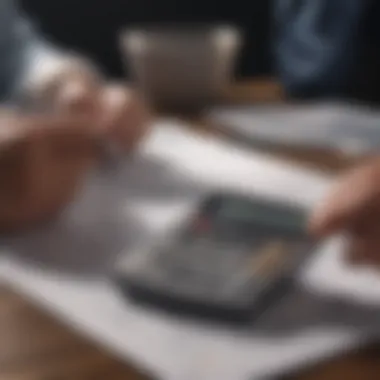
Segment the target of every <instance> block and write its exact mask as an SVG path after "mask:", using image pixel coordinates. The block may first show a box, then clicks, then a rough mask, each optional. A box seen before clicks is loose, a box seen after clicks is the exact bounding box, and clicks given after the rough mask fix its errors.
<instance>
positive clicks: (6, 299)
mask: <svg viewBox="0 0 380 380" xmlns="http://www.w3.org/2000/svg"><path fill="white" fill-rule="evenodd" d="M227 95H228V99H229V101H231V102H239V103H241V102H252V101H255V102H258V101H265V102H268V101H269V102H278V101H282V100H283V94H282V91H281V88H280V87H279V86H278V85H276V83H273V82H270V81H269V82H268V81H265V80H263V81H255V82H253V83H247V82H246V83H244V84H239V85H236V86H235V87H234V88H233V90H232V91H230V92H229V94H227ZM200 125H201V126H202V123H198V125H197V126H198V127H199V126H200ZM276 154H279V155H282V156H284V157H287V158H288V159H292V160H295V161H297V162H298V163H302V164H304V165H309V166H316V167H323V168H325V169H329V170H333V171H337V170H340V169H342V168H345V167H347V166H349V165H351V164H352V162H351V161H350V159H349V158H347V157H343V156H341V155H339V154H336V153H334V152H307V151H305V152H302V151H298V152H295V151H288V150H279V151H278V152H276ZM379 318H380V317H379ZM173 360H175V358H173ZM149 378H151V377H149V376H146V375H145V374H142V373H140V372H138V371H137V370H136V369H135V368H134V367H133V366H131V365H128V364H125V363H121V362H119V361H118V360H116V359H115V358H113V357H112V356H111V355H110V354H109V353H107V352H106V351H105V350H103V349H101V348H99V347H97V346H96V345H94V344H92V343H91V342H89V341H86V340H85V339H83V338H81V337H79V336H78V335H77V334H75V333H74V332H73V331H71V330H70V329H68V328H67V327H66V326H64V325H63V324H61V323H59V322H58V321H56V320H55V319H54V318H52V317H50V316H49V315H47V314H46V313H45V312H42V311H40V310H38V309H37V308H35V307H34V306H32V305H30V304H29V303H28V302H26V301H25V300H24V299H23V298H22V297H21V296H20V295H18V294H15V293H14V292H13V291H12V290H10V289H8V288H7V287H4V286H0V380H103V379H104V380H106V379H107V380H118V379H120V380H121V379H125V380H148V379H149ZM343 379H344V380H378V379H380V344H374V345H373V346H371V347H369V348H368V349H365V350H362V351H360V352H358V353H354V354H351V355H347V356H344V357H341V358H338V359H336V360H332V361H330V362H329V363H327V364H325V365H318V366H317V367H315V368H311V369H309V370H307V371H304V372H303V373H302V374H297V375H293V376H290V377H289V376H288V377H286V378H284V379H283V380H343ZM231 380H233V379H231Z"/></svg>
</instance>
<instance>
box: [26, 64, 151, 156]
mask: <svg viewBox="0 0 380 380" xmlns="http://www.w3.org/2000/svg"><path fill="white" fill-rule="evenodd" d="M30 91H31V92H32V93H33V97H34V102H35V103H36V104H39V105H40V106H41V108H47V109H48V110H50V111H52V112H54V113H57V114H64V115H65V114H75V115H85V116H86V117H90V119H91V124H92V125H93V127H94V128H96V129H99V130H102V131H103V133H104V139H105V143H106V142H107V140H108V142H109V143H112V144H114V145H117V146H118V148H119V150H121V151H124V152H125V153H130V152H133V151H134V150H135V149H136V148H137V147H138V144H139V142H140V141H141V140H142V137H143V136H144V135H145V133H146V132H147V130H148V128H149V124H150V113H149V111H148V107H147V106H146V104H145V103H144V101H143V100H142V99H141V98H140V97H139V96H138V94H137V92H135V91H132V90H131V89H129V88H128V87H127V86H124V85H123V84H121V83H115V84H111V83H106V82H105V81H104V80H103V78H102V76H101V75H100V74H99V73H98V72H97V71H96V70H95V68H94V67H93V66H92V65H91V64H90V63H89V62H86V61H84V60H79V59H74V58H71V59H70V58H68V59H67V61H63V62H61V64H60V65H59V66H57V67H56V70H52V71H51V72H50V73H49V74H46V75H44V76H43V77H41V78H40V80H38V81H36V82H34V84H33V88H31V89H30ZM90 119H89V120H90Z"/></svg>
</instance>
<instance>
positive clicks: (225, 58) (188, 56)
mask: <svg viewBox="0 0 380 380" xmlns="http://www.w3.org/2000/svg"><path fill="white" fill-rule="evenodd" d="M240 44H241V36H240V33H239V32H238V30H236V29H235V28H233V27H230V26H218V27H202V26H192V27H187V26H181V27H154V28H150V29H149V28H146V29H135V30H126V31H124V32H122V34H121V48H122V52H123V56H124V58H125V60H126V65H128V67H129V71H130V73H131V74H132V77H133V79H134V81H135V83H136V84H137V85H138V87H139V89H140V90H141V91H142V93H143V94H144V95H145V96H146V98H147V99H148V100H149V101H150V102H151V103H152V104H153V105H155V106H156V107H159V108H170V109H181V110H183V109H198V108H200V107H204V106H206V105H209V104H210V103H213V102H215V101H217V100H218V99H219V98H220V97H221V95H222V94H223V91H224V90H225V88H226V87H227V86H228V85H229V84H230V81H231V79H232V74H233V70H234V64H235V61H236V57H237V54H238V51H239V49H240Z"/></svg>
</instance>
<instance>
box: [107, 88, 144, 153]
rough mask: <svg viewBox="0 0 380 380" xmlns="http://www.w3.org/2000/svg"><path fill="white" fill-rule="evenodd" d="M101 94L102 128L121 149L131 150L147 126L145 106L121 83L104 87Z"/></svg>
mask: <svg viewBox="0 0 380 380" xmlns="http://www.w3.org/2000/svg"><path fill="white" fill-rule="evenodd" d="M101 96H102V97H101V101H102V106H103V108H102V110H103V118H102V119H101V120H102V121H101V123H102V125H103V130H104V131H105V133H106V134H107V136H108V137H109V138H110V140H112V142H114V143H116V144H117V145H118V146H119V147H121V149H122V150H123V151H125V152H130V151H132V150H133V149H134V148H135V147H136V145H137V144H138V143H139V142H140V141H141V139H142V137H143V136H144V135H145V133H146V132H147V130H148V128H149V122H150V115H149V112H148V110H147V108H146V107H145V106H144V103H143V102H142V101H141V100H140V99H139V98H138V97H137V96H136V94H134V93H132V92H131V91H129V90H128V89H127V88H125V87H124V86H122V85H111V86H107V87H105V88H104V90H103V92H102V94H101Z"/></svg>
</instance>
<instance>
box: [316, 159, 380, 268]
mask: <svg viewBox="0 0 380 380" xmlns="http://www.w3.org/2000/svg"><path fill="white" fill-rule="evenodd" d="M310 230H311V232H312V233H313V234H314V235H315V236H316V237H319V238H324V237H328V236H330V235H332V234H335V233H344V234H346V235H347V237H348V238H349V251H348V256H347V257H348V259H349V260H350V261H351V262H354V263H360V264H364V265H366V264H372V265H377V266H380V159H379V158H378V159H375V160H373V161H371V162H369V163H366V164H363V165H362V166H360V167H358V168H356V169H354V170H352V171H350V172H349V173H347V174H346V175H344V176H343V177H342V178H341V179H340V180H339V181H338V183H337V185H336V187H335V189H333V191H331V193H330V194H329V196H328V197H327V198H326V199H325V200H324V202H323V203H322V204H321V205H320V206H319V207H317V208H316V210H315V212H314V214H313V215H312V217H311V220H310Z"/></svg>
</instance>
